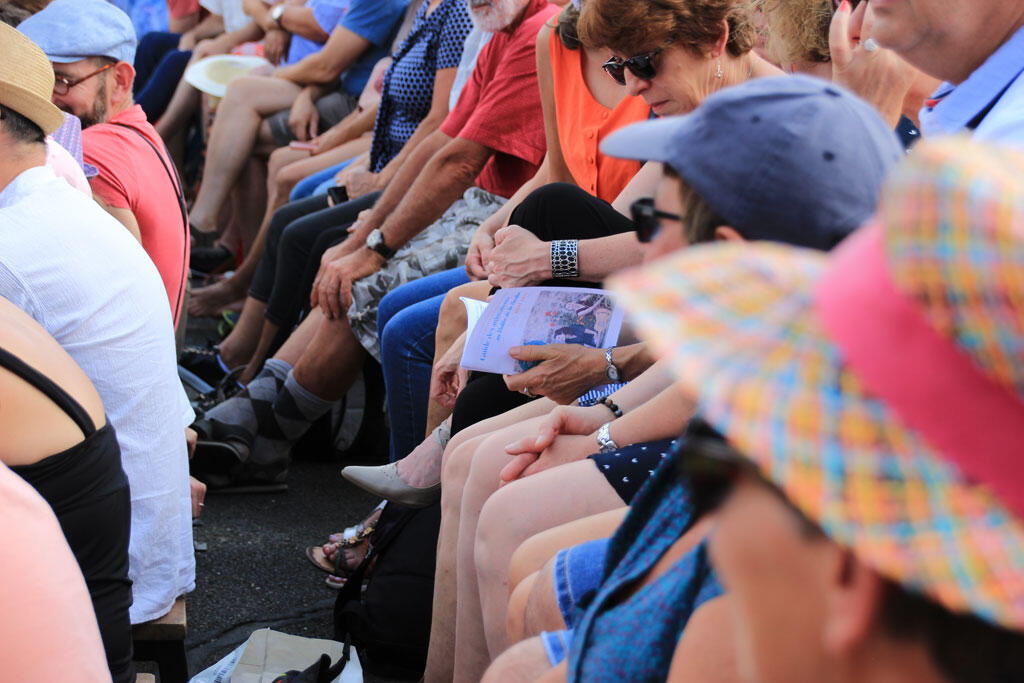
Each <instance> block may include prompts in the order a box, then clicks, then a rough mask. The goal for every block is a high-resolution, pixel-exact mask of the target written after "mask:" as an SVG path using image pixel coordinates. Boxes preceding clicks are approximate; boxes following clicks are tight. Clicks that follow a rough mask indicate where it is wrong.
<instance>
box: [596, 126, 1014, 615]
mask: <svg viewBox="0 0 1024 683" xmlns="http://www.w3.org/2000/svg"><path fill="white" fill-rule="evenodd" d="M1021 177H1024V154H1022V153H1021V152H1020V151H1013V150H1008V149H996V148H992V147H987V146H983V145H980V144H977V143H972V142H969V141H967V140H961V139H952V140H944V141H939V142H925V143H922V144H921V145H919V146H918V147H917V148H916V149H915V151H914V153H913V154H912V155H910V157H908V159H907V160H906V161H904V162H903V163H901V164H900V165H899V166H897V167H896V169H895V170H894V172H893V175H892V177H891V178H890V180H889V181H888V182H887V184H886V188H885V190H884V191H883V197H882V202H881V208H880V211H879V214H878V217H877V218H876V219H875V220H874V222H873V223H871V224H869V225H868V226H867V227H865V228H863V229H861V230H860V231H859V232H857V233H855V234H854V235H853V236H852V237H851V238H850V239H849V240H847V241H846V242H845V243H844V244H842V245H840V247H839V248H838V249H837V251H836V252H834V254H833V255H832V256H831V257H829V256H826V255H823V254H820V253H817V252H811V251H807V250H801V249H795V248H792V247H785V246H782V245H772V244H728V245H709V246H704V247H692V248H689V249H686V250H685V252H683V253H682V254H681V255H678V256H676V257H673V258H670V259H668V260H666V261H662V262H660V263H658V264H656V265H655V266H654V267H651V268H648V269H645V270H643V271H638V272H633V273H631V274H627V275H624V276H622V277H619V278H617V279H616V280H615V281H614V283H613V285H614V287H613V288H614V290H615V294H616V296H617V297H618V298H619V299H620V300H621V301H622V302H623V303H624V304H625V305H626V307H627V310H629V311H631V312H632V314H633V320H634V322H635V323H637V327H638V328H639V330H640V331H641V332H642V333H643V334H644V335H645V337H646V338H647V339H649V340H651V342H652V343H653V344H654V346H655V348H656V350H657V352H659V353H660V354H661V355H663V356H667V357H669V358H670V359H671V362H672V364H673V366H674V369H675V371H676V373H677V375H678V376H679V378H680V379H681V380H682V382H683V383H684V384H686V385H689V387H690V388H691V389H692V391H693V392H694V395H695V396H697V397H698V398H699V401H700V405H701V415H702V416H703V417H704V418H705V419H706V420H707V421H708V422H710V423H711V424H712V425H713V426H715V427H716V428H717V429H718V430H719V431H721V432H722V433H723V434H724V435H725V436H726V438H727V439H728V440H729V441H730V442H731V443H732V444H733V445H734V446H735V447H737V448H738V449H739V450H740V451H741V452H743V453H744V454H745V455H747V457H749V458H750V459H752V460H753V461H754V462H755V463H756V464H757V465H758V467H759V468H760V470H761V472H762V474H763V475H764V476H765V477H766V478H768V479H769V480H771V481H772V482H774V483H775V484H776V485H777V486H778V487H779V488H780V489H781V490H782V491H784V493H785V494H786V496H787V497H788V498H789V499H790V500H791V501H792V502H793V503H794V504H796V505H797V506H798V507H799V508H800V509H801V510H802V511H803V512H804V513H805V514H806V515H807V516H808V517H809V518H810V519H812V520H814V521H816V522H817V523H818V524H819V525H820V526H821V527H822V529H824V530H825V532H826V533H827V534H829V535H830V536H831V537H832V538H833V539H834V540H836V541H837V542H838V543H841V544H843V545H845V546H847V547H849V548H851V549H853V551H854V553H855V554H856V555H857V556H858V558H860V559H861V560H862V561H863V562H865V563H866V564H868V565H870V566H872V567H873V568H875V569H876V570H877V571H878V572H879V573H881V574H882V575H884V576H887V577H889V578H890V579H892V580H894V581H896V582H898V583H899V584H901V585H903V586H905V587H906V588H908V589H910V590H913V591H917V592H920V593H922V594H924V595H926V596H928V597H929V598H930V599H932V600H934V601H935V602H937V603H939V604H941V605H943V606H945V607H946V608H947V609H949V610H951V611H953V612H967V613H972V614H975V615H977V616H979V617H981V618H983V619H986V620H988V621H990V622H992V623H995V624H999V625H1001V626H1004V627H1007V628H1011V629H1015V630H1018V631H1020V630H1024V457H1022V456H1024V446H1022V444H1024V208H1022V207H1024V186H1022V185H1021V183H1020V178H1021Z"/></svg>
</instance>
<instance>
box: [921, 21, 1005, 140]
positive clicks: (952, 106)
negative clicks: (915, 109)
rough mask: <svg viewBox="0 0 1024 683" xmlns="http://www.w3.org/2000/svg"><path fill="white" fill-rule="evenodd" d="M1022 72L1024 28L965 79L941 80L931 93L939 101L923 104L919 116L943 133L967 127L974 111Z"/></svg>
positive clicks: (979, 111)
mask: <svg viewBox="0 0 1024 683" xmlns="http://www.w3.org/2000/svg"><path fill="white" fill-rule="evenodd" d="M1022 71H1024V27H1021V28H1020V29H1018V30H1017V32H1016V33H1014V34H1013V37H1011V38H1010V39H1009V40H1008V41H1006V42H1005V43H1003V44H1002V45H1001V46H1000V47H999V49H998V50H996V51H995V52H993V53H992V54H991V55H990V56H989V58H988V59H986V60H985V63H984V64H982V65H981V66H980V67H978V68H977V69H976V70H975V71H974V73H972V74H971V75H970V76H968V77H967V80H966V81H964V82H963V83H961V84H960V85H957V86H954V85H952V84H950V83H943V84H942V85H941V86H939V89H938V90H936V91H935V94H934V95H932V100H939V102H938V103H937V104H935V105H934V106H933V107H927V106H926V107H925V109H924V110H923V111H922V116H927V117H928V118H930V119H931V121H932V122H933V123H934V124H937V126H938V127H939V128H941V129H942V130H943V131H945V132H947V133H955V132H957V131H961V130H963V129H964V128H966V127H967V124H968V123H970V122H971V121H972V120H973V119H974V118H975V117H976V116H977V115H978V114H980V113H981V112H982V111H984V109H985V108H986V107H988V106H989V105H990V104H992V103H993V101H995V99H996V98H997V97H999V95H1000V94H1001V93H1002V92H1003V91H1004V90H1006V89H1007V88H1008V87H1009V86H1010V84H1011V83H1013V82H1014V81H1015V80H1016V79H1017V77H1018V76H1019V75H1020V74H1021V72H1022Z"/></svg>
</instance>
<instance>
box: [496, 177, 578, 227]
mask: <svg viewBox="0 0 1024 683" xmlns="http://www.w3.org/2000/svg"><path fill="white" fill-rule="evenodd" d="M590 199H592V197H591V196H590V195H589V194H587V193H586V191H584V190H583V189H581V188H579V187H577V186H576V185H573V184H572V183H549V184H547V185H542V186H541V187H539V188H537V189H536V190H534V191H533V192H531V193H530V194H529V195H527V196H526V199H524V200H523V201H522V202H520V204H519V206H517V207H516V208H515V210H514V211H513V212H512V216H511V218H510V219H509V222H510V223H513V224H515V225H521V226H522V227H524V228H526V229H527V230H529V231H530V232H532V233H534V234H536V235H538V236H539V237H541V238H544V237H545V235H546V233H547V231H548V226H547V223H548V222H549V221H548V219H549V218H550V217H551V216H552V215H553V214H555V215H565V212H567V211H570V212H571V209H572V207H574V206H576V205H577V204H578V203H582V202H586V201H588V200H590ZM556 212H557V214H556Z"/></svg>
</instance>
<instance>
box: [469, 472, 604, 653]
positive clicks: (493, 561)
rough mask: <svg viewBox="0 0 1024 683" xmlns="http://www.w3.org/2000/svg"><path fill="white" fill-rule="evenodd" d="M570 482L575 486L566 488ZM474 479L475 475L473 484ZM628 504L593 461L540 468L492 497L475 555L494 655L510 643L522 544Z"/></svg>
mask: <svg viewBox="0 0 1024 683" xmlns="http://www.w3.org/2000/svg"><path fill="white" fill-rule="evenodd" d="M503 455H504V453H503ZM567 482H571V483H572V485H571V486H566V484H567ZM473 483H474V482H473V478H472V475H471V476H470V481H469V486H472V485H473ZM622 505H623V501H622V499H621V498H619V495H618V494H617V493H616V492H615V489H613V488H612V487H611V485H610V484H609V483H608V480H607V479H606V478H605V476H604V475H603V474H601V472H600V471H598V469H597V468H596V467H595V466H594V463H592V462H590V461H589V460H585V461H580V462H574V463H570V464H568V465H562V466H561V467H555V468H553V469H550V470H545V471H543V472H538V473H537V474H534V475H532V476H529V477H526V478H525V479H520V480H518V481H514V482H512V483H511V484H509V485H507V486H503V487H502V488H501V489H500V490H498V491H497V492H495V493H494V494H493V495H492V496H491V497H490V499H489V500H488V501H487V503H486V505H484V509H483V511H482V512H481V514H480V522H479V524H478V525H477V529H476V543H475V548H474V554H475V559H476V570H477V571H476V574H477V584H478V586H479V590H480V606H481V608H482V613H483V623H484V632H485V635H486V637H487V648H488V651H489V652H490V653H491V656H492V657H496V656H497V655H498V654H499V653H501V652H502V651H503V650H504V649H505V648H506V647H507V646H508V643H507V642H506V640H505V635H506V628H505V607H506V606H507V604H508V567H509V561H510V560H511V559H512V553H514V552H515V550H516V548H518V547H519V544H521V543H522V542H523V541H525V540H526V539H528V538H530V537H531V536H533V535H534V534H536V533H539V532H541V531H545V530H547V529H550V528H552V527H555V526H558V525H559V524H564V523H566V522H571V521H574V520H577V519H581V518H583V517H589V516H591V515H595V514H597V513H600V512H607V511H609V510H615V509H619V508H621V507H622ZM460 598H461V596H460Z"/></svg>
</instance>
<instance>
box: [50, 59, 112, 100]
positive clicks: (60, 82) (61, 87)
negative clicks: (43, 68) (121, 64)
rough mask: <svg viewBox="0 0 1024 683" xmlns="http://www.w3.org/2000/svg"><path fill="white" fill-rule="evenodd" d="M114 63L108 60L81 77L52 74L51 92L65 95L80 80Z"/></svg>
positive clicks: (102, 70)
mask: <svg viewBox="0 0 1024 683" xmlns="http://www.w3.org/2000/svg"><path fill="white" fill-rule="evenodd" d="M115 64H117V62H110V63H109V64H107V65H106V66H103V67H100V68H99V69H96V70H95V71H93V72H92V73H91V74H86V75H85V76H82V77H81V78H68V77H67V76H61V75H60V74H54V76H53V92H54V93H56V94H57V95H67V94H68V91H69V90H71V89H72V88H74V87H75V86H76V85H78V84H79V83H81V82H82V81H87V80H89V79H90V78H92V77H93V76H95V75H97V74H101V73H103V72H104V71H106V70H107V69H109V68H110V67H112V66H114V65H115Z"/></svg>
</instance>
